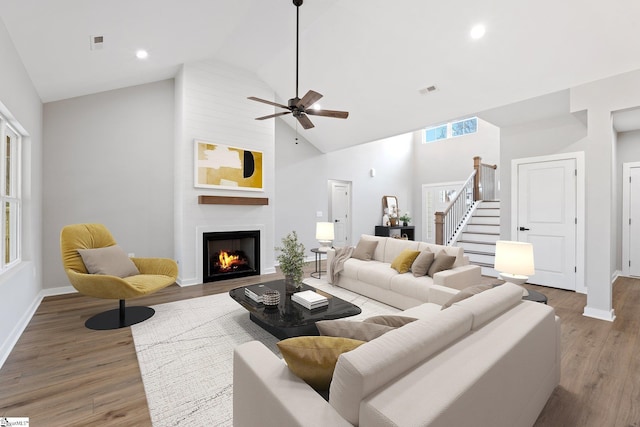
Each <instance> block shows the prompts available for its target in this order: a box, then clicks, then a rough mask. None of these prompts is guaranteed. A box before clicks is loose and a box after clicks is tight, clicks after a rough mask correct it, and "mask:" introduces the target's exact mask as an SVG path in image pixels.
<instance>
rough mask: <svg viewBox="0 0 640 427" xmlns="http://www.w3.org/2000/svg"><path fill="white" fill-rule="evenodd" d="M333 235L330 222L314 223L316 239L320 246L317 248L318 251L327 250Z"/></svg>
mask: <svg viewBox="0 0 640 427" xmlns="http://www.w3.org/2000/svg"><path fill="white" fill-rule="evenodd" d="M334 237H335V236H334V234H333V223H332V222H317V223H316V239H317V240H318V242H320V247H319V248H318V250H319V251H321V252H326V251H327V250H329V247H330V246H331V242H332V241H333V239H334Z"/></svg>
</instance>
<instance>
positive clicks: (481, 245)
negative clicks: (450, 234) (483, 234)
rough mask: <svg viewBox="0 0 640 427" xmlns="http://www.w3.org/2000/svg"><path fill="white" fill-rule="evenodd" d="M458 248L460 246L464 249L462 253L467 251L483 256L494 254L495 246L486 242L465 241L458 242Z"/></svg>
mask: <svg viewBox="0 0 640 427" xmlns="http://www.w3.org/2000/svg"><path fill="white" fill-rule="evenodd" d="M458 246H461V247H462V248H463V249H464V252H465V253H467V252H469V251H472V252H481V253H485V254H495V253H496V245H495V244H493V243H488V242H474V241H467V240H458Z"/></svg>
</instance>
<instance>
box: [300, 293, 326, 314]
mask: <svg viewBox="0 0 640 427" xmlns="http://www.w3.org/2000/svg"><path fill="white" fill-rule="evenodd" d="M291 301H293V302H296V303H298V304H300V305H301V306H303V307H304V308H308V309H309V310H313V309H316V308H320V307H324V306H327V305H329V300H328V299H327V297H325V296H323V295H320V294H318V293H316V292H314V291H302V292H296V293H295V294H293V295H291Z"/></svg>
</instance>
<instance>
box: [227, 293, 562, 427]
mask: <svg viewBox="0 0 640 427" xmlns="http://www.w3.org/2000/svg"><path fill="white" fill-rule="evenodd" d="M400 314H402V315H405V316H412V317H416V318H418V319H419V320H417V321H414V322H412V323H409V324H406V325H405V326H402V327H400V328H397V329H394V330H392V331H390V332H387V333H386V334H384V335H382V336H380V337H378V338H376V339H373V340H371V341H369V342H367V343H365V344H362V345H360V347H358V348H356V349H355V350H352V351H349V352H347V353H343V354H342V355H340V357H339V358H338V362H337V364H336V367H335V370H334V373H333V379H332V382H331V386H330V395H329V400H328V401H326V400H325V399H324V398H323V397H321V396H320V395H319V394H318V393H317V392H316V391H314V390H313V389H312V388H311V387H310V386H309V385H307V383H305V382H304V381H302V380H301V379H300V378H298V377H297V376H295V375H294V374H293V373H291V371H290V370H289V369H288V368H287V366H286V364H285V362H284V361H283V360H281V359H280V358H278V357H277V356H276V355H275V354H274V353H272V352H271V351H270V350H269V349H267V348H266V347H265V346H264V345H263V344H261V343H260V342H257V341H252V342H249V343H245V344H242V345H240V346H238V347H237V348H236V350H235V354H234V367H233V369H234V372H233V376H234V382H233V405H234V425H235V426H238V427H243V426H255V425H262V426H351V425H359V426H366V427H368V426H434V427H435V426H439V427H451V426H456V427H458V426H474V427H525V426H532V425H533V424H534V423H535V421H536V419H537V417H538V415H539V413H540V411H541V410H542V408H543V407H544V405H545V403H546V401H547V399H548V398H549V396H550V395H551V393H552V392H553V390H554V388H555V387H556V386H557V385H558V383H559V380H560V321H559V319H558V318H557V317H556V316H555V314H554V310H553V308H551V307H549V306H547V305H544V304H540V303H535V302H531V301H523V300H522V288H520V287H519V286H516V285H513V284H511V283H506V284H504V285H502V286H498V287H495V288H492V289H490V290H487V291H485V292H482V293H480V294H477V295H474V296H472V297H470V298H468V299H465V300H463V301H460V302H456V303H455V304H453V305H452V306H451V307H449V308H447V309H445V310H442V311H441V310H440V306H439V305H437V304H433V303H424V304H421V305H420V306H416V307H414V308H411V309H409V310H405V311H404V312H401V313H400Z"/></svg>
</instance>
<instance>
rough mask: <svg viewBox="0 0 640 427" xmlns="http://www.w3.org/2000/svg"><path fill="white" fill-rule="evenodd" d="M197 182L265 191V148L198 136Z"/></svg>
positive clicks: (223, 187) (195, 150) (195, 166)
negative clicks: (235, 144) (204, 138)
mask: <svg viewBox="0 0 640 427" xmlns="http://www.w3.org/2000/svg"><path fill="white" fill-rule="evenodd" d="M193 166H194V186H195V187H196V188H216V189H224V190H242V191H264V179H263V169H262V167H263V161H262V151H257V150H248V149H245V148H239V147H232V146H229V145H224V144H218V143H215V142H208V141H203V140H199V139H195V140H194V165H193Z"/></svg>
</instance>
